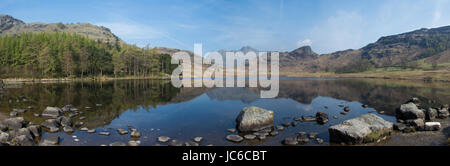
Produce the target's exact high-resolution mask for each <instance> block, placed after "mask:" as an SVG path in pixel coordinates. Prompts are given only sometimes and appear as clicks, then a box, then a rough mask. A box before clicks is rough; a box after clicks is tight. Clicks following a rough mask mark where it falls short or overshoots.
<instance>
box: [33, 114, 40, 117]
mask: <svg viewBox="0 0 450 166" xmlns="http://www.w3.org/2000/svg"><path fill="white" fill-rule="evenodd" d="M33 116H34V117H40V116H41V115H40V114H38V113H34V114H33Z"/></svg>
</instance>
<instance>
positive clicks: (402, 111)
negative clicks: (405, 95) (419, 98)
mask: <svg viewBox="0 0 450 166" xmlns="http://www.w3.org/2000/svg"><path fill="white" fill-rule="evenodd" d="M396 116H397V118H398V119H402V120H411V119H413V120H414V119H425V113H424V111H422V110H420V109H419V108H417V105H416V104H414V103H408V104H403V105H401V106H400V108H399V109H397V111H396Z"/></svg>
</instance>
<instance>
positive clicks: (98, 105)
mask: <svg viewBox="0 0 450 166" xmlns="http://www.w3.org/2000/svg"><path fill="white" fill-rule="evenodd" d="M95 106H96V107H101V106H103V105H102V104H95Z"/></svg>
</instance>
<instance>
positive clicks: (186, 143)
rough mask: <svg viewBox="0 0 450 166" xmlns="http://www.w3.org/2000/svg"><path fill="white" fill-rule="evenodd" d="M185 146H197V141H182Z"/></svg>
mask: <svg viewBox="0 0 450 166" xmlns="http://www.w3.org/2000/svg"><path fill="white" fill-rule="evenodd" d="M184 145H185V146H199V144H198V143H197V142H193V141H188V142H185V143H184Z"/></svg>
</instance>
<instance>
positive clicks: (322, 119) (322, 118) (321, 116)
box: [316, 112, 328, 124]
mask: <svg viewBox="0 0 450 166" xmlns="http://www.w3.org/2000/svg"><path fill="white" fill-rule="evenodd" d="M316 120H317V123H319V124H325V123H327V122H328V114H326V113H324V112H317V114H316Z"/></svg>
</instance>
